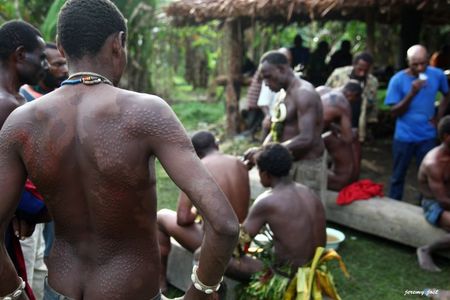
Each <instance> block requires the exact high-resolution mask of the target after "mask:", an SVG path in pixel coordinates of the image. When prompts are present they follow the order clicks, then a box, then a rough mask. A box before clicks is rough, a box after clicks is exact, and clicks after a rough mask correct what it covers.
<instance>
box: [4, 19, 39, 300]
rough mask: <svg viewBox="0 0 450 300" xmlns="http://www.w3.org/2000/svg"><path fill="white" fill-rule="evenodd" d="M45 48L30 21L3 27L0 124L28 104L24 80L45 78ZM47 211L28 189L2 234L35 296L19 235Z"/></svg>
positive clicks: (30, 82)
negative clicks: (23, 95) (21, 87)
mask: <svg viewBox="0 0 450 300" xmlns="http://www.w3.org/2000/svg"><path fill="white" fill-rule="evenodd" d="M44 47H45V43H44V40H43V39H42V37H41V34H40V33H39V31H38V30H37V29H36V28H34V27H33V26H31V25H30V24H28V23H25V22H22V21H10V22H6V23H5V24H3V25H2V26H1V27H0V127H1V126H2V125H3V123H4V122H5V120H6V118H7V117H8V116H9V114H11V112H12V111H13V110H15V109H16V108H17V107H19V106H21V105H23V104H25V103H26V101H25V99H24V98H23V97H22V96H21V95H20V94H19V88H20V86H21V85H23V84H25V83H28V84H36V83H37V82H38V81H39V79H40V78H42V77H43V75H44V71H45V68H46V59H45V54H44V49H45V48H44ZM7 175H8V174H5V176H7ZM22 187H23V185H22ZM44 212H45V207H44V204H43V202H42V201H40V200H38V199H36V198H35V197H33V195H31V194H30V193H29V192H28V191H25V192H24V193H23V195H22V201H21V203H20V205H19V206H18V207H17V210H16V212H15V217H14V218H13V220H12V222H11V225H12V226H9V227H8V228H7V229H6V236H5V237H4V238H3V237H0V239H1V240H2V241H5V245H6V250H7V252H8V253H9V254H10V255H11V260H12V262H13V264H14V266H15V267H16V269H17V272H18V273H19V274H20V276H22V277H23V278H25V279H26V282H27V288H26V292H27V294H28V295H29V296H30V297H33V292H32V291H31V289H30V287H29V286H31V285H32V280H31V277H32V276H31V274H30V273H28V274H26V273H27V272H26V269H25V266H24V265H23V264H22V263H21V262H22V261H23V255H22V251H21V248H20V244H19V238H20V239H24V238H25V237H27V236H29V235H31V233H32V232H33V229H34V226H35V223H36V222H38V221H42V220H39V218H40V217H42V216H43V213H44ZM8 220H9V219H8ZM5 225H7V224H6V223H5ZM1 269H2V268H1V266H0V270H1ZM44 269H45V267H44ZM28 284H29V285H28ZM1 295H2V294H1V293H0V296H1Z"/></svg>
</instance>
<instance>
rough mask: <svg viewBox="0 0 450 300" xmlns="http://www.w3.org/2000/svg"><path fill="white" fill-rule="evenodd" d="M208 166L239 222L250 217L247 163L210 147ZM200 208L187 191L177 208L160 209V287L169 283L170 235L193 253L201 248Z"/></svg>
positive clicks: (207, 157) (207, 159) (205, 160)
mask: <svg viewBox="0 0 450 300" xmlns="http://www.w3.org/2000/svg"><path fill="white" fill-rule="evenodd" d="M202 162H203V163H204V165H205V167H206V169H207V170H208V171H209V172H210V173H211V175H212V176H213V178H214V180H215V181H216V182H217V184H218V185H219V187H220V188H221V189H222V191H223V192H224V193H225V195H226V196H227V199H228V200H229V201H230V204H231V206H232V207H233V210H234V212H235V213H236V215H237V217H238V220H239V222H243V221H244V219H245V217H246V216H247V212H248V207H249V200H250V184H249V177H248V171H247V168H246V166H245V165H244V164H243V163H242V162H241V161H240V160H239V159H238V158H236V157H234V156H231V155H226V154H223V153H220V152H219V151H218V148H216V147H214V148H211V149H210V150H209V151H208V152H207V154H206V155H205V156H204V157H203V158H202ZM197 215H198V214H197V211H196V209H195V207H193V204H192V201H191V200H190V199H189V198H188V197H187V196H186V194H184V193H180V196H179V198H178V207H177V211H176V212H174V211H171V210H168V209H163V210H160V211H159V212H158V228H159V246H160V252H161V261H162V266H163V268H162V270H161V287H163V290H164V287H165V285H166V267H167V258H168V255H169V252H170V246H171V245H170V237H171V236H172V237H174V238H175V240H177V242H179V243H180V244H181V245H182V246H183V247H184V248H186V249H188V250H189V251H191V252H194V251H195V250H196V249H197V248H199V247H200V245H201V241H202V237H203V226H202V225H201V224H198V223H195V218H196V217H197Z"/></svg>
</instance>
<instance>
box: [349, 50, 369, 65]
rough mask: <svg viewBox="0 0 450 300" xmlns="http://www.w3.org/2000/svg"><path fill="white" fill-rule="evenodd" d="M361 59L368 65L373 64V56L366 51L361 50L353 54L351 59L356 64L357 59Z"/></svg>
mask: <svg viewBox="0 0 450 300" xmlns="http://www.w3.org/2000/svg"><path fill="white" fill-rule="evenodd" d="M360 60H363V61H365V62H366V63H368V64H369V65H372V64H373V56H372V55H371V54H370V53H368V52H362V53H359V54H357V55H356V56H355V58H354V59H353V64H356V63H357V62H358V61H360Z"/></svg>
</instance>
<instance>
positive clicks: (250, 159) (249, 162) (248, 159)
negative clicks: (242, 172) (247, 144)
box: [244, 147, 260, 170]
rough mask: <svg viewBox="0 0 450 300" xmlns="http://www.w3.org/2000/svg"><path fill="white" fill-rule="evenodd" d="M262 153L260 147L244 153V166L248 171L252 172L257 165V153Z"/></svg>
mask: <svg viewBox="0 0 450 300" xmlns="http://www.w3.org/2000/svg"><path fill="white" fill-rule="evenodd" d="M259 151H260V148H259V147H252V148H250V149H248V150H247V151H245V153H244V164H245V165H246V166H247V169H248V170H251V169H252V168H253V167H254V166H255V165H256V157H255V155H256V153H258V152H259Z"/></svg>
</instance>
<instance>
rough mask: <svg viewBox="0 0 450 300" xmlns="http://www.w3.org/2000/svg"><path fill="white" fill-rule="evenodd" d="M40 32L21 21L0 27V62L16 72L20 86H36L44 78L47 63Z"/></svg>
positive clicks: (7, 23) (10, 22)
mask: <svg viewBox="0 0 450 300" xmlns="http://www.w3.org/2000/svg"><path fill="white" fill-rule="evenodd" d="M44 49H45V43H44V40H43V39H42V37H41V34H40V32H39V31H38V30H37V29H36V28H34V27H33V26H32V25H30V24H28V23H26V22H23V21H9V22H6V23H4V24H3V25H2V26H1V27H0V61H1V64H2V65H3V66H5V67H6V66H8V67H12V68H13V71H15V72H17V75H18V77H19V80H20V83H21V84H25V83H28V84H36V83H38V81H39V80H40V79H42V77H43V76H44V71H45V68H46V67H47V61H46V59H45V53H44Z"/></svg>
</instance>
